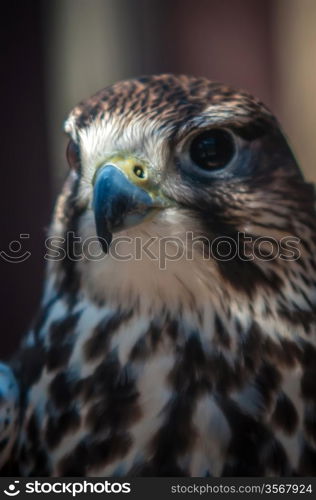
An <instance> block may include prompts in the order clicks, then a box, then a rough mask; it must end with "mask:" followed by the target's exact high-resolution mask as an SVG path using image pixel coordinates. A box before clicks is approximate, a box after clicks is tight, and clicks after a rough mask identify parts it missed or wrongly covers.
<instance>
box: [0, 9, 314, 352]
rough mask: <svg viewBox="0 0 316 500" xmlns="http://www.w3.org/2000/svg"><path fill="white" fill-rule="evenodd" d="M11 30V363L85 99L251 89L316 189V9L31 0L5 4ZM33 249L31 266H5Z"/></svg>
mask: <svg viewBox="0 0 316 500" xmlns="http://www.w3.org/2000/svg"><path fill="white" fill-rule="evenodd" d="M1 22H2V29H1V36H2V41H1V42H2V43H1V47H2V63H1V69H2V78H1V85H2V91H1V94H0V95H1V99H2V103H1V110H2V113H3V114H2V141H1V148H0V151H1V181H2V182H1V184H2V196H1V197H0V204H1V207H0V209H1V214H2V218H1V241H0V250H1V251H2V252H6V254H3V253H2V254H1V256H0V271H1V301H0V304H1V316H2V318H1V335H2V338H1V352H0V356H1V357H7V356H8V355H10V354H11V353H12V351H13V350H14V349H15V348H16V346H17V344H18V341H19V338H20V337H21V335H22V334H23V332H25V330H26V329H27V327H28V325H29V322H30V320H31V318H32V316H33V315H34V313H35V311H36V307H37V305H38V301H39V297H40V293H41V286H42V280H43V266H44V260H43V255H44V246H43V240H44V236H45V230H46V228H47V226H48V224H49V220H50V213H51V209H52V206H53V201H54V199H55V196H56V193H57V192H58V189H59V188H60V186H61V183H62V180H63V178H64V176H65V173H66V169H67V167H66V164H65V160H64V149H65V143H66V142H65V138H64V136H63V133H62V123H63V120H64V119H65V117H66V116H67V113H68V111H69V110H70V109H71V108H72V106H74V105H75V104H76V103H77V101H78V100H80V99H81V98H84V97H86V96H88V95H89V94H91V93H93V92H95V91H96V90H98V89H100V88H102V87H104V86H106V85H108V84H111V83H113V82H114V81H116V80H118V79H121V78H128V77H132V76H136V75H139V74H144V73H160V72H175V73H189V74H194V75H201V76H206V77H209V78H210V79H215V80H219V81H224V82H226V83H229V84H231V85H234V86H237V87H243V88H245V89H247V90H248V91H250V92H251V93H253V94H255V95H257V96H259V97H260V98H261V99H262V100H263V101H265V102H266V104H268V105H269V106H270V108H272V110H273V111H274V112H275V113H276V114H277V116H278V117H279V119H280V120H281V122H282V124H283V128H284V130H285V132H286V133H287V135H288V137H289V140H290V143H291V144H292V145H293V147H294V150H295V152H296V153H297V156H298V159H299V162H300V164H301V165H302V167H303V169H304V171H305V173H306V176H307V177H308V178H309V179H311V180H316V170H315V168H314V165H315V160H314V159H315V155H316V140H315V132H316V118H315V117H316V102H315V99H314V92H315V90H316V65H315V50H316V2H315V0H42V1H41V0H28V1H27V2H26V1H23V0H20V1H10V2H4V3H3V4H2V7H1ZM21 234H22V235H23V234H30V238H29V239H23V238H22V239H21V238H20V235H21ZM14 240H15V241H20V242H21V244H22V248H21V250H20V251H18V250H19V246H18V245H19V243H17V242H15V243H14V244H13V245H11V250H10V248H9V245H10V242H12V241H14ZM24 251H30V252H31V256H30V257H29V258H28V259H26V260H25V261H24V262H23V263H9V262H7V261H6V260H5V259H6V258H7V256H9V257H10V258H11V257H17V256H18V255H21V254H22V253H23V252H24Z"/></svg>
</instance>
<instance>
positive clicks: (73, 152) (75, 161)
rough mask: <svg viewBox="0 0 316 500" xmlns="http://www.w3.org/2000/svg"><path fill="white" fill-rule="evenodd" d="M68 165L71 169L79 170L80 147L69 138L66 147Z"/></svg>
mask: <svg viewBox="0 0 316 500" xmlns="http://www.w3.org/2000/svg"><path fill="white" fill-rule="evenodd" d="M66 158H67V161H68V165H69V167H70V168H71V169H73V170H79V169H80V166H81V158H80V149H79V146H78V144H76V143H75V141H74V140H73V139H70V140H69V142H68V145H67V149H66Z"/></svg>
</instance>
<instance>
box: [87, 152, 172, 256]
mask: <svg viewBox="0 0 316 500" xmlns="http://www.w3.org/2000/svg"><path fill="white" fill-rule="evenodd" d="M92 206H93V210H94V215H95V223H96V230H97V235H98V238H99V241H100V244H101V246H102V249H103V251H104V252H105V253H107V251H108V247H109V245H110V243H111V241H112V233H114V232H116V231H120V230H122V229H124V228H128V227H131V226H135V225H137V224H139V223H141V222H142V221H143V220H144V219H145V218H146V217H148V216H149V214H151V213H152V212H153V211H154V209H159V208H160V209H161V208H166V207H167V206H170V200H168V199H167V198H165V197H164V196H163V195H162V194H161V193H160V190H159V188H158V186H157V185H155V183H154V181H153V179H150V172H149V167H148V166H147V165H146V164H144V162H140V161H139V160H137V159H135V158H131V157H126V158H124V157H114V158H111V159H110V160H109V162H107V163H105V164H104V165H102V166H101V167H100V168H99V169H98V170H97V172H96V175H95V178H94V188H93V203H92Z"/></svg>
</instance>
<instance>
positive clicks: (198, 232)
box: [56, 75, 314, 300]
mask: <svg viewBox="0 0 316 500" xmlns="http://www.w3.org/2000/svg"><path fill="white" fill-rule="evenodd" d="M65 128H66V132H67V133H68V134H69V135H70V142H69V145H68V150H67V157H68V162H69V165H70V169H71V172H70V177H69V179H68V181H67V184H66V187H65V190H64V193H63V195H62V197H61V200H60V202H59V204H58V206H57V214H56V215H57V217H56V220H57V221H59V222H61V223H62V227H63V231H64V230H65V229H68V230H69V229H72V228H74V229H75V231H76V232H77V233H78V234H79V235H80V236H82V237H85V238H86V237H89V238H91V237H93V236H96V235H97V237H98V238H99V241H100V243H101V246H102V250H103V255H104V257H105V258H104V259H101V258H100V259H99V261H98V262H94V263H90V264H89V263H87V262H85V263H80V264H79V267H80V269H81V271H80V272H81V273H83V274H81V276H83V278H82V279H83V282H88V281H89V280H90V289H94V292H95V293H96V295H98V294H99V295H100V294H101V295H102V293H101V289H102V287H103V288H105V283H106V287H107V288H108V289H109V288H111V286H112V288H113V287H114V288H115V283H116V282H117V286H116V292H117V293H119V292H120V291H121V290H122V287H123V286H125V289H126V290H128V294H129V295H131V294H133V292H135V293H136V292H137V291H136V289H135V286H136V285H135V283H136V282H138V283H139V286H138V292H139V293H145V294H146V293H147V292H146V287H144V283H145V282H148V283H149V282H150V283H151V285H150V286H151V289H154V290H155V291H156V293H157V294H160V295H163V294H164V293H165V291H166V290H167V289H168V286H169V284H170V287H172V286H174V285H172V283H171V281H170V283H169V282H168V278H167V277H166V273H165V275H164V277H163V278H161V277H160V276H161V275H163V272H161V269H159V273H158V271H157V269H158V267H159V266H158V264H157V263H156V264H155V262H151V263H149V262H148V260H150V259H148V256H146V257H144V258H143V259H140V261H141V262H136V260H137V259H135V258H133V259H132V261H133V264H131V262H130V261H128V262H126V261H124V259H121V261H119V262H114V260H113V258H112V260H111V257H110V256H109V255H107V254H108V253H109V248H110V247H111V245H112V244H113V238H114V237H115V236H117V235H120V236H125V237H126V236H128V237H129V238H130V239H131V241H130V242H129V243H128V242H127V241H126V242H124V243H122V245H125V247H124V248H125V254H127V253H128V252H127V248H129V247H128V245H129V244H130V245H131V244H132V242H133V241H132V240H135V238H136V236H137V235H138V236H139V235H141V237H142V238H143V239H144V237H145V236H146V238H147V239H148V238H152V237H159V238H168V237H169V238H175V237H179V238H180V239H182V241H184V235H185V234H187V233H188V232H190V233H191V234H192V235H193V240H194V243H192V240H191V243H190V244H188V243H187V240H186V242H185V243H184V246H186V247H188V246H190V250H191V251H193V250H192V249H193V248H194V251H193V254H194V255H193V257H192V261H193V263H194V265H193V266H192V262H191V263H190V262H184V259H183V258H179V259H178V261H177V263H176V262H175V259H174V261H172V262H171V263H170V266H169V268H168V269H167V271H169V275H170V274H172V275H173V276H174V277H175V276H176V278H177V282H178V284H179V286H183V289H186V290H187V293H188V294H190V293H191V294H192V293H193V295H194V294H195V292H194V290H195V288H194V287H195V285H196V286H197V287H199V286H201V284H202V283H204V286H206V287H208V289H210V288H211V289H212V291H211V293H215V292H214V290H217V291H218V294H219V295H221V297H222V300H224V299H223V297H224V296H225V294H227V290H228V289H229V290H230V292H231V293H232V294H233V293H234V290H235V291H236V290H238V291H241V293H246V294H248V295H249V294H251V295H253V294H254V293H255V291H256V290H257V289H258V288H259V287H264V289H265V293H266V294H267V295H269V293H271V290H272V289H275V288H276V287H277V288H279V290H281V288H282V286H283V285H284V276H285V274H286V273H288V272H289V271H288V270H289V269H290V268H291V265H290V264H291V263H289V262H288V261H287V262H286V259H285V260H284V261H281V260H280V258H277V259H264V258H263V259H258V258H257V256H256V257H253V256H251V257H250V258H245V254H246V253H247V248H248V247H249V245H250V244H252V243H253V241H254V240H256V239H257V238H263V237H267V238H273V239H275V241H277V242H280V241H281V240H282V238H286V237H298V238H300V245H301V244H302V243H301V242H302V239H303V240H304V241H303V243H305V242H306V245H308V244H309V243H308V242H310V241H311V238H312V231H313V229H312V228H313V219H314V191H313V188H312V187H311V186H310V185H309V184H307V183H306V182H305V181H304V179H303V177H302V174H301V172H300V170H299V168H298V166H297V163H296V161H295V158H294V156H293V154H292V152H291V150H290V148H289V146H288V144H287V141H286V140H285V138H284V136H283V134H282V132H281V131H280V127H279V125H278V123H277V121H276V119H275V118H274V117H273V115H272V114H271V113H270V112H269V111H268V110H267V108H266V107H265V106H264V105H263V104H262V103H261V102H260V101H258V100H257V99H255V98H253V97H252V96H250V95H248V94H247V93H245V92H241V91H236V90H234V89H232V88H230V87H228V86H225V85H221V84H218V83H214V82H210V81H208V80H206V79H203V78H193V77H187V76H173V75H159V76H148V77H147V76H146V77H142V78H138V79H135V80H128V81H123V82H119V83H116V84H115V85H113V86H111V87H108V88H106V89H104V90H101V91H100V92H98V93H97V94H96V95H94V96H93V97H91V98H89V99H87V100H86V101H83V102H82V103H80V104H79V105H78V106H77V107H75V108H74V110H73V111H72V112H71V114H70V116H69V118H68V120H67V121H66V127H65ZM238 235H242V237H241V238H240V236H238ZM223 237H224V238H226V243H225V241H224V240H223ZM218 238H220V239H221V240H220V241H223V245H224V246H223V248H221V249H220V248H219V246H218V245H217V247H216V248H217V250H216V251H218V254H219V257H220V256H221V255H227V249H225V248H226V247H227V241H228V242H233V241H235V242H236V245H237V246H238V252H237V254H236V255H234V254H232V257H231V258H230V259H224V260H223V259H221V258H218V259H217V258H216V256H215V257H214V255H213V253H214V252H213V253H212V255H210V251H209V247H208V252H209V254H208V259H205V247H206V246H207V244H206V242H213V241H215V240H216V239H218ZM247 238H250V240H251V241H250V240H249V239H248V240H247ZM218 241H219V240H218ZM245 241H246V244H245ZM111 242H112V243H111ZM241 243H243V245H241ZM157 245H158V244H157ZM225 245H226V247H225ZM268 246H269V245H268V244H267V242H265V243H262V245H261V251H262V254H263V255H264V254H267V253H268V254H269V255H270V253H269V248H270V246H269V248H268ZM152 248H156V247H155V243H154V244H153V247H152ZM300 248H301V247H300ZM186 249H187V248H186ZM213 251H214V248H213ZM121 253H122V254H123V253H124V252H123V251H122V252H121ZM202 254H203V257H204V258H203V259H202ZM132 255H133V257H135V252H134V250H133V251H132ZM107 257H108V258H107ZM153 260H154V259H153ZM288 260H290V259H288ZM110 261H111V266H109V262H110ZM179 262H180V263H181V266H182V267H181V268H180V267H179V266H180V263H179ZM295 265H297V263H296V264H295ZM193 268H194V269H193ZM105 269H107V271H105ZM122 269H124V270H125V271H124V273H123V271H122ZM189 269H190V272H189ZM156 271H157V272H156ZM155 273H156V274H155ZM118 275H120V282H119V280H118V278H117V277H118ZM149 275H150V276H152V279H151V278H150V277H149ZM97 282H98V286H97V285H96V283H97ZM159 283H163V284H162V285H161V286H159ZM224 283H226V284H227V286H226V285H223V284H224ZM225 287H226V288H225ZM136 288H137V286H136ZM96 289H98V292H96ZM141 290H142V292H141ZM223 290H226V291H225V293H224V292H223ZM94 292H93V293H94ZM166 293H167V292H166ZM280 293H281V291H280ZM136 294H137V293H136ZM226 296H227V295H226Z"/></svg>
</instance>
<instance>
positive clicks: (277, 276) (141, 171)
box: [0, 75, 316, 476]
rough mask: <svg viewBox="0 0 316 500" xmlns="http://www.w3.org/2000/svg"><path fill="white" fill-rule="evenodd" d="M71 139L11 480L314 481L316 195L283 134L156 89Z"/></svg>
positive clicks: (147, 86)
mask: <svg viewBox="0 0 316 500" xmlns="http://www.w3.org/2000/svg"><path fill="white" fill-rule="evenodd" d="M65 130H66V132H67V134H68V135H69V138H70V139H69V145H68V148H67V158H68V162H69V166H70V170H69V173H68V177H67V180H66V182H65V185H64V187H63V190H62V193H61V194H60V196H59V198H58V201H57V205H56V209H55V213H54V216H53V221H52V224H51V228H50V231H49V235H48V239H47V241H46V245H47V260H48V264H47V274H46V281H45V289H44V293H43V298H42V301H41V306H40V310H39V314H38V317H37V319H36V321H35V322H34V325H33V327H32V328H31V330H30V332H29V333H28V335H27V336H26V338H25V340H24V342H23V345H22V347H21V348H20V350H19V351H18V352H17V354H16V356H15V357H14V360H13V361H12V370H13V371H10V369H9V368H8V370H9V371H8V372H7V377H8V378H9V379H12V380H13V381H12V384H13V385H12V387H13V389H12V390H13V391H15V392H14V394H15V398H16V405H15V406H14V405H13V406H12V401H13V399H14V398H13V397H12V394H11V399H10V395H8V396H7V399H6V398H5V402H7V403H6V404H7V407H11V408H15V411H16V413H17V415H16V419H15V420H14V418H13V419H11V420H10V425H11V433H10V435H11V436H12V435H13V436H15V437H14V439H13V438H12V439H8V438H7V441H6V442H5V446H3V448H4V450H5V456H4V458H3V460H2V462H4V464H5V465H4V470H5V471H8V470H9V471H11V472H12V470H14V471H15V472H16V473H17V474H20V475H25V476H30V475H32V476H34V475H36V476H271V475H272V476H291V475H296V476H297V475H301V476H304V475H309V476H313V475H316V345H315V344H316V335H315V330H316V322H315V303H316V257H315V255H316V252H315V236H316V233H315V208H314V201H315V194H314V188H313V186H312V185H311V184H309V183H307V182H306V181H305V180H304V178H303V175H302V173H301V172H300V170H299V167H298V165H297V162H296V160H295V158H294V156H293V154H292V152H291V150H290V148H289V146H288V144H287V141H286V139H285V137H284V135H283V134H282V132H281V130H280V126H279V124H278V122H277V120H276V118H274V116H273V115H272V114H271V113H270V111H269V110H268V109H267V108H266V107H265V106H264V105H263V104H262V103H261V102H260V101H258V100H257V99H255V98H253V97H251V96H250V95H248V94H247V93H245V92H243V91H237V90H234V89H232V88H230V87H228V86H226V85H222V84H218V83H214V82H211V81H208V80H207V79H204V78H193V77H187V76H173V75H158V76H146V77H142V78H138V79H134V80H128V81H123V82H119V83H116V84H114V85H113V86H110V87H108V88H106V89H104V90H101V91H100V92H99V93H97V94H96V95H94V96H93V97H91V98H89V99H87V100H85V101H83V102H82V103H80V104H79V105H78V106H77V107H75V108H74V110H73V111H72V112H71V114H70V116H69V118H68V119H67V121H66V125H65ZM3 377H4V378H3V380H4V382H3V383H2V382H1V387H2V386H3V384H4V385H5V383H6V384H7V382H6V380H5V377H6V372H5V369H4V371H3ZM1 380H2V379H1ZM11 392H12V391H11ZM7 393H8V390H7V392H6V393H5V394H7ZM12 398H13V399H12ZM10 405H11V406H10ZM2 432H4V431H3V430H2V431H1V433H2ZM2 436H3V434H1V436H0V437H2Z"/></svg>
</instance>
